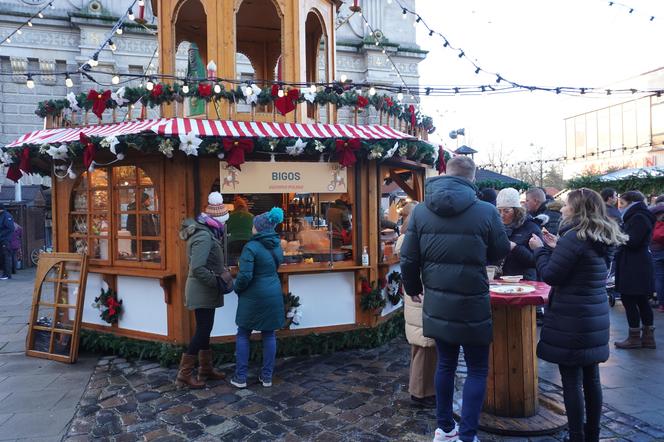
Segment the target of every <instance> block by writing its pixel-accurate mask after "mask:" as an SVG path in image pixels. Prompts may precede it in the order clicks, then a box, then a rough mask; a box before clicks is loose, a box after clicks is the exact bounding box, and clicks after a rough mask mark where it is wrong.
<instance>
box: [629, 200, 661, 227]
mask: <svg viewBox="0 0 664 442" xmlns="http://www.w3.org/2000/svg"><path fill="white" fill-rule="evenodd" d="M637 213H641V214H643V215H644V216H645V217H646V218H648V219H649V220H650V222H651V223H652V224H653V225H655V221H656V220H657V219H656V218H655V216H654V215H653V214H652V212H651V211H650V210H648V206H646V203H644V202H642V201H640V202H638V203H636V204H634V205H632V206H630V207H629V208H628V209H627V210H626V211H625V213H624V214H623V220H624V221H627V220H628V219H630V218H631V217H633V216H634V215H636V214H637Z"/></svg>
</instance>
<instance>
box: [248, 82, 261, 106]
mask: <svg viewBox="0 0 664 442" xmlns="http://www.w3.org/2000/svg"><path fill="white" fill-rule="evenodd" d="M247 89H251V94H247ZM247 89H245V100H246V102H247V104H256V103H258V95H260V93H261V92H262V90H261V88H259V87H258V86H256V85H255V84H252V85H251V86H248V87H247Z"/></svg>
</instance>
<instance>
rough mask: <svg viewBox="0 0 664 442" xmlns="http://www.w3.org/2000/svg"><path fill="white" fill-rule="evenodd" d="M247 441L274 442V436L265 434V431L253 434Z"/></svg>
mask: <svg viewBox="0 0 664 442" xmlns="http://www.w3.org/2000/svg"><path fill="white" fill-rule="evenodd" d="M245 440H246V441H247V442H265V441H272V440H274V436H273V435H271V434H270V433H265V432H263V431H259V432H257V433H254V434H252V435H251V436H249V437H248V438H247V439H245Z"/></svg>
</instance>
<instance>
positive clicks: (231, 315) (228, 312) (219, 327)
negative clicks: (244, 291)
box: [210, 292, 237, 336]
mask: <svg viewBox="0 0 664 442" xmlns="http://www.w3.org/2000/svg"><path fill="white" fill-rule="evenodd" d="M236 311H237V295H236V294H235V292H230V293H229V294H227V295H225V296H224V306H223V307H221V308H218V309H217V310H216V311H215V312H214V327H212V334H211V335H210V336H228V335H235V333H236V332H237V326H236V325H235V312H236Z"/></svg>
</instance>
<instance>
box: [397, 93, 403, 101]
mask: <svg viewBox="0 0 664 442" xmlns="http://www.w3.org/2000/svg"><path fill="white" fill-rule="evenodd" d="M397 100H399V101H402V100H403V92H399V93H398V94H397Z"/></svg>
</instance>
